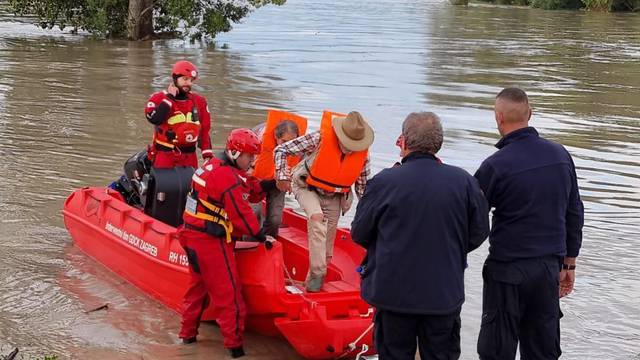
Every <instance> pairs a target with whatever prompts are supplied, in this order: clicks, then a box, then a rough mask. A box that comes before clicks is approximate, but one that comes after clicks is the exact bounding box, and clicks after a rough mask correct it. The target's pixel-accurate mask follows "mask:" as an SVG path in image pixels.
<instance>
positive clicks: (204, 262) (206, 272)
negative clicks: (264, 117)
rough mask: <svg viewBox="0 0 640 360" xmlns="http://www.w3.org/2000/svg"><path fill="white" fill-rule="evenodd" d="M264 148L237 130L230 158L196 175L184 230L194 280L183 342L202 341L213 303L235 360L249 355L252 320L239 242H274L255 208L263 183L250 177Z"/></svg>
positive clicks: (217, 160) (186, 304) (231, 136)
mask: <svg viewBox="0 0 640 360" xmlns="http://www.w3.org/2000/svg"><path fill="white" fill-rule="evenodd" d="M260 148H261V144H260V139H258V137H257V136H256V135H255V134H254V133H253V132H252V131H251V130H249V129H236V130H233V131H232V132H231V134H229V137H228V138H227V145H226V151H225V152H224V155H223V156H220V157H219V158H212V159H209V160H208V161H207V162H206V163H205V164H204V165H203V166H202V167H201V168H199V169H198V170H196V172H195V174H194V175H193V182H192V190H191V193H190V194H189V196H188V197H187V204H186V208H185V212H184V226H183V227H182V228H180V230H179V231H178V238H179V240H180V244H181V245H182V247H184V249H185V251H186V253H187V257H188V259H189V272H190V274H191V283H190V285H189V289H188V290H187V293H186V294H185V297H184V309H183V314H182V329H181V330H180V334H179V336H180V338H182V341H183V342H184V343H187V344H188V343H192V342H194V341H196V335H197V334H198V326H199V324H200V316H201V315H202V312H203V310H204V309H205V308H206V307H207V305H208V303H209V301H211V303H212V305H213V306H214V307H215V308H216V310H217V311H218V318H217V319H216V321H217V322H218V325H220V332H221V333H222V336H223V338H224V347H225V348H227V349H228V350H229V352H230V354H231V356H232V357H233V358H237V357H241V356H243V355H244V349H243V347H242V343H243V333H244V321H245V316H246V308H245V304H244V300H243V299H242V293H241V289H240V282H239V278H238V272H237V269H236V261H235V257H234V245H235V241H234V240H233V239H234V238H236V237H240V236H242V235H249V236H250V237H252V238H253V239H254V240H255V241H259V242H265V241H267V243H265V245H268V246H267V248H270V245H271V241H272V240H273V239H272V238H270V237H269V239H267V236H265V234H264V232H263V231H261V229H260V224H259V223H258V220H257V218H256V216H255V215H254V213H253V211H252V209H251V206H250V204H249V201H252V202H258V201H260V200H261V199H260V195H262V196H263V193H260V192H258V191H256V188H257V186H258V185H257V181H256V180H255V179H254V178H252V177H250V176H248V175H247V174H246V170H247V169H249V167H250V166H251V165H252V163H253V162H254V160H255V156H256V155H257V154H259V153H260ZM232 236H233V238H232ZM208 294H211V296H212V299H211V300H209V295H208Z"/></svg>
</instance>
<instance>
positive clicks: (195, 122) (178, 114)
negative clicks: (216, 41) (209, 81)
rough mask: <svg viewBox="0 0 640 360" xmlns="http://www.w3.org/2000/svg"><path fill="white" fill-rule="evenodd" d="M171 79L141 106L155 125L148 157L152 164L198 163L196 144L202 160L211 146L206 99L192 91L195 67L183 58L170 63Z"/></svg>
mask: <svg viewBox="0 0 640 360" xmlns="http://www.w3.org/2000/svg"><path fill="white" fill-rule="evenodd" d="M171 76H172V78H173V80H172V82H171V83H170V84H169V87H168V88H167V89H166V90H163V91H159V92H156V93H154V94H153V95H151V97H150V98H149V101H148V102H147V106H146V108H145V111H144V112H145V115H146V117H147V120H148V121H149V122H150V123H152V124H153V125H155V130H154V132H153V144H152V145H151V146H150V148H149V154H148V155H149V159H151V160H152V161H153V166H154V167H156V168H173V167H176V166H191V167H193V168H197V167H198V157H197V155H196V145H197V146H199V147H200V150H201V151H202V157H203V158H204V159H205V160H206V159H209V158H211V157H212V156H213V152H212V150H211V138H210V137H209V130H210V129H211V115H210V114H209V106H207V100H206V99H205V98H204V97H203V96H201V95H198V94H196V93H194V92H193V91H191V85H192V83H193V82H194V81H195V80H196V79H197V78H198V69H196V67H195V66H194V65H193V64H192V63H190V62H188V61H185V60H182V61H178V62H177V63H175V65H173V70H172V72H171Z"/></svg>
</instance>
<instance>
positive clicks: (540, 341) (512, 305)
mask: <svg viewBox="0 0 640 360" xmlns="http://www.w3.org/2000/svg"><path fill="white" fill-rule="evenodd" d="M559 272H560V259H559V258H558V257H546V258H536V259H524V260H517V261H513V262H498V261H493V260H487V261H486V262H485V264H484V267H483V269H482V278H483V279H484V287H483V291H482V325H481V326H480V335H479V336H478V354H479V355H480V359H482V360H511V359H515V356H516V350H517V348H518V342H520V358H521V359H522V360H543V359H544V360H547V359H554V360H555V359H558V358H559V357H560V354H561V353H562V352H561V351H560V318H561V317H562V313H561V312H560V302H559V295H558V291H559V289H558V280H559V279H558V275H559Z"/></svg>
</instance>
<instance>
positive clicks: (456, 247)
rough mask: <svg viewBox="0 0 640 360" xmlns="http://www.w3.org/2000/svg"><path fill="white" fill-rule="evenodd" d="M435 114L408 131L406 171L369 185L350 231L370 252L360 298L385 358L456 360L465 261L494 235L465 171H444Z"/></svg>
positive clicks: (412, 121) (419, 116)
mask: <svg viewBox="0 0 640 360" xmlns="http://www.w3.org/2000/svg"><path fill="white" fill-rule="evenodd" d="M442 137H443V134H442V125H441V124H440V120H439V119H438V116H436V114H434V113H428V112H423V113H412V114H410V115H409V116H408V117H407V118H406V120H405V121H404V123H403V124H402V138H401V139H400V141H399V144H400V147H401V149H402V154H403V155H404V158H403V159H402V164H401V165H400V166H396V167H393V168H390V169H385V170H382V171H381V172H380V173H379V174H377V175H376V176H375V177H374V178H373V179H372V180H370V182H369V183H368V184H367V189H366V190H365V193H364V196H363V197H362V199H361V200H360V202H359V204H358V208H357V211H356V215H355V218H354V220H353V223H352V224H351V235H352V237H353V240H354V241H355V242H356V243H358V244H360V245H362V246H363V247H364V248H366V249H367V257H366V260H365V261H364V263H363V270H362V273H361V275H362V297H363V299H365V300H366V301H367V302H368V303H369V304H371V305H373V306H375V307H376V308H377V311H376V319H375V330H374V337H375V343H376V348H377V350H378V353H379V355H380V358H381V359H383V360H385V359H407V360H408V359H411V360H413V359H414V357H415V353H416V338H417V339H418V344H419V348H420V356H421V358H422V359H458V358H459V356H460V307H461V306H462V303H463V302H464V269H465V267H466V263H467V253H468V252H470V251H471V250H473V249H475V248H477V247H478V246H480V244H482V242H483V241H484V239H485V238H486V237H487V235H488V234H489V218H488V214H487V211H486V207H487V203H486V200H485V199H484V196H483V195H482V191H481V190H480V187H479V186H478V184H477V181H476V180H475V179H474V178H473V177H472V176H471V175H470V174H468V173H467V172H466V171H464V170H462V169H460V168H457V167H454V166H449V165H445V164H442V162H440V161H439V159H438V158H436V157H435V154H436V153H437V152H438V150H440V147H441V146H442Z"/></svg>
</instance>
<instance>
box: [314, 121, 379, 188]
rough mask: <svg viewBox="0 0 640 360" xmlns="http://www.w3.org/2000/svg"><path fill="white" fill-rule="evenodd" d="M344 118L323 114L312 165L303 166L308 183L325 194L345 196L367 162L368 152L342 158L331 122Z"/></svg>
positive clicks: (359, 152)
mask: <svg viewBox="0 0 640 360" xmlns="http://www.w3.org/2000/svg"><path fill="white" fill-rule="evenodd" d="M344 116H346V115H344V114H339V113H334V112H330V111H326V110H325V111H324V113H323V114H322V121H321V123H320V147H319V148H318V150H317V152H318V153H317V154H316V157H315V160H314V161H313V164H305V165H306V166H307V169H308V172H309V175H308V176H307V184H309V185H311V186H315V187H317V188H320V189H322V190H325V191H329V192H336V193H347V192H349V190H350V189H351V185H353V184H354V183H355V182H356V180H357V179H358V176H360V173H361V172H362V167H363V166H364V164H365V161H366V160H367V155H368V153H369V150H362V151H355V152H352V153H351V154H348V155H345V154H343V153H342V150H340V142H339V140H338V136H337V135H336V133H335V131H333V126H332V124H331V120H332V119H333V118H334V117H344Z"/></svg>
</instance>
